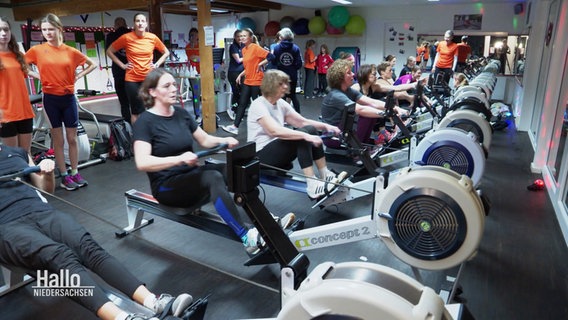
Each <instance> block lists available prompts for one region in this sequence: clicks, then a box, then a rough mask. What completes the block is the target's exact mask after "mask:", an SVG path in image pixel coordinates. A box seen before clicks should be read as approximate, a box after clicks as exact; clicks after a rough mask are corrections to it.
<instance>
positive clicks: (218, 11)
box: [189, 6, 229, 13]
mask: <svg viewBox="0 0 568 320" xmlns="http://www.w3.org/2000/svg"><path fill="white" fill-rule="evenodd" d="M189 10H193V11H197V7H196V6H189ZM211 12H213V13H227V12H229V10H226V9H215V8H211Z"/></svg>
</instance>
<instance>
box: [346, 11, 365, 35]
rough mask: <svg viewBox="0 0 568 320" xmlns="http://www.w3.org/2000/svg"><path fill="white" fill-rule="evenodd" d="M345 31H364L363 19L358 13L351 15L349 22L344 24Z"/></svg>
mask: <svg viewBox="0 0 568 320" xmlns="http://www.w3.org/2000/svg"><path fill="white" fill-rule="evenodd" d="M345 31H347V33H349V34H356V35H361V34H363V31H365V19H363V17H361V16H358V15H354V16H351V17H350V18H349V22H347V24H346V25H345Z"/></svg>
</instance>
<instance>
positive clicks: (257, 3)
mask: <svg viewBox="0 0 568 320" xmlns="http://www.w3.org/2000/svg"><path fill="white" fill-rule="evenodd" d="M222 3H223V4H226V5H228V6H230V5H236V6H241V7H253V8H259V9H265V10H268V9H273V10H282V4H280V3H276V2H270V1H262V0H214V1H211V6H212V7H216V6H217V5H218V4H222Z"/></svg>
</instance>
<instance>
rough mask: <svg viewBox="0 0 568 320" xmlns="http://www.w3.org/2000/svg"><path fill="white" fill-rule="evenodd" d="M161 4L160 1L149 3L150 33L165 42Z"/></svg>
mask: <svg viewBox="0 0 568 320" xmlns="http://www.w3.org/2000/svg"><path fill="white" fill-rule="evenodd" d="M160 2H161V1H160V0H150V1H149V3H148V19H149V21H148V28H149V29H150V30H149V31H150V32H152V33H153V34H155V35H156V36H158V38H160V39H161V40H162V41H163V40H164V39H163V38H164V35H163V34H162V8H161V7H160Z"/></svg>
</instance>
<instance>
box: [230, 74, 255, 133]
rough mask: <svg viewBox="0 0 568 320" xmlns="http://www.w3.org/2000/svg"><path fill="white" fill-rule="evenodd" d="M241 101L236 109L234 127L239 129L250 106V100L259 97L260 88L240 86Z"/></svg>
mask: <svg viewBox="0 0 568 320" xmlns="http://www.w3.org/2000/svg"><path fill="white" fill-rule="evenodd" d="M241 89H242V90H241V100H240V101H239V107H238V108H237V115H236V116H235V123H234V124H235V127H237V128H238V127H239V125H240V124H241V121H243V117H244V116H245V111H246V109H247V107H248V106H249V104H250V99H251V98H252V99H253V100H254V99H256V98H257V97H258V96H259V95H260V86H249V85H246V84H242V86H241Z"/></svg>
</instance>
